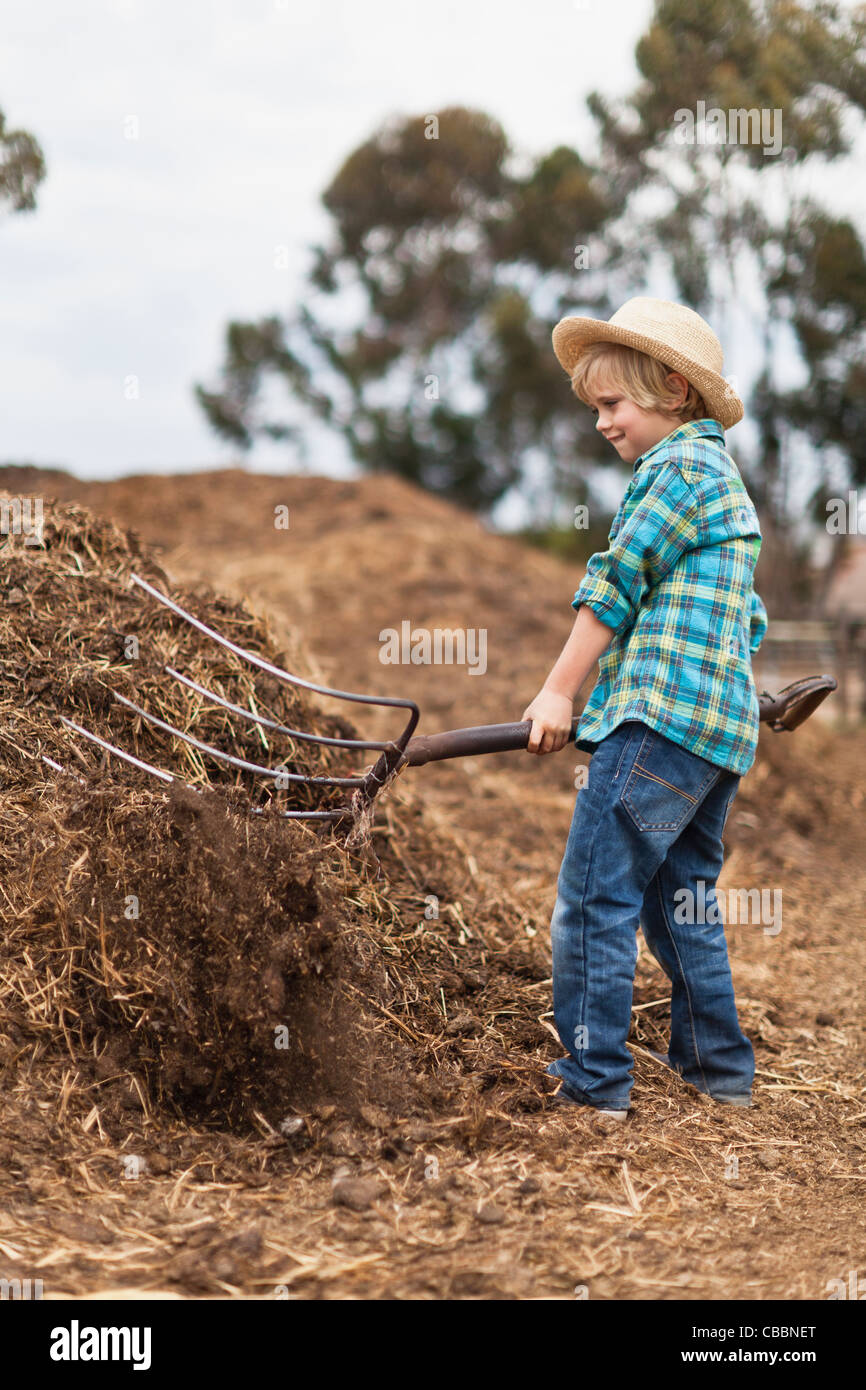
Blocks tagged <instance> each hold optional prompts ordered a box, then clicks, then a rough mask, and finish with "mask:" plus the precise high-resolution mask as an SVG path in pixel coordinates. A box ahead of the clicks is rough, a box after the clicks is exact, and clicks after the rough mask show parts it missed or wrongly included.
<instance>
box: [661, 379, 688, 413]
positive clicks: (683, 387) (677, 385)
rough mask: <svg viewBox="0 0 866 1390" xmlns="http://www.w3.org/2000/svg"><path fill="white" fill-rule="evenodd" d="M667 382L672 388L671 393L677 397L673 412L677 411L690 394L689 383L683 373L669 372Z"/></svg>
mask: <svg viewBox="0 0 866 1390" xmlns="http://www.w3.org/2000/svg"><path fill="white" fill-rule="evenodd" d="M665 381H666V382H667V384H668V385H669V386H670V388H671V393H672V395H673V396H674V397H675V401H674V404H673V406H672V407H671V408H672V409H673V410H677V409H678V408H679V407H680V406H681V405H683V404H684V403H685V399H686V396H687V395H688V394H689V383H688V381H687V380H686V378H685V377H684V376H683V374H682V372H668V374H667V376H666V377H665Z"/></svg>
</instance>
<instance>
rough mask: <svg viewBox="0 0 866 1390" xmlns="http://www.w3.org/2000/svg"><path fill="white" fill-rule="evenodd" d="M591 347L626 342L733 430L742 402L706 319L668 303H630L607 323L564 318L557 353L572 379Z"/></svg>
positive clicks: (555, 347)
mask: <svg viewBox="0 0 866 1390" xmlns="http://www.w3.org/2000/svg"><path fill="white" fill-rule="evenodd" d="M590 343H624V344H625V346H626V347H633V348H638V350H639V351H640V352H645V353H646V354H647V356H649V357H655V358H656V359H657V361H659V362H663V363H664V364H665V366H667V367H670V368H671V370H672V371H676V372H681V373H682V375H683V376H684V377H685V378H686V380H687V381H690V382H691V383H692V385H693V386H695V387H696V388H697V389H698V391H700V393H701V395H702V396H703V399H704V404H705V406H706V407H707V414H708V415H709V416H710V417H711V418H712V419H713V420H718V422H719V424H720V425H721V426H722V428H723V429H730V428H731V426H732V425H735V424H736V423H737V421H738V420H742V418H743V402H742V401H741V400H740V398H739V396H738V395H737V393H736V391H735V390H734V388H733V386H731V384H730V382H728V381H725V378H724V377H723V376H722V361H723V358H722V345H721V343H720V342H719V340H718V338H717V337H716V335H715V333H714V332H713V330H712V329H711V328H710V325H709V324H708V323H707V321H706V319H702V318H701V316H700V314H696V313H695V311H694V309H687V308H686V306H685V305H684V304H674V303H672V302H671V300H669V299H642V298H639V299H629V300H627V301H626V302H625V304H623V306H622V308H621V309H617V311H616V313H615V314H614V315H613V316H612V317H611V318H610V319H609V320H605V319H586V318H579V317H571V318H565V319H560V321H559V323H558V324H557V325H556V327H555V328H554V330H553V350H554V352H555V353H556V355H557V357H558V359H559V361H560V364H561V365H562V366H563V367H564V368H565V370H566V371H567V372H568V375H569V376H571V374H572V372H573V371H574V368H575V365H576V363H577V361H578V359H579V358H580V357H581V355H582V354H583V352H584V351H585V350H586V348H588V347H589V345H590Z"/></svg>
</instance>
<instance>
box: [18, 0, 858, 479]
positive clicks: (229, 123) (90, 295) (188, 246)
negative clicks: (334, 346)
mask: <svg viewBox="0 0 866 1390" xmlns="http://www.w3.org/2000/svg"><path fill="white" fill-rule="evenodd" d="M651 12H652V3H651V0H544V3H542V4H539V5H535V6H527V5H526V3H525V0H496V3H493V0H459V2H458V0H439V3H437V4H436V5H433V6H416V5H410V4H407V3H406V0H367V3H365V4H363V5H359V4H358V3H357V0H353V3H349V0H330V2H329V3H328V4H326V5H321V6H316V5H311V4H301V3H297V0H213V2H211V3H204V0H184V3H171V4H170V3H168V0H84V2H82V0H79V3H77V4H76V5H75V6H74V7H70V6H69V5H68V4H63V3H61V2H60V0H32V3H31V4H29V5H27V6H24V5H20V6H17V7H15V8H14V12H13V7H11V6H2V7H0V18H2V34H3V43H2V51H0V108H2V110H3V111H4V113H5V116H6V120H7V124H8V126H9V127H10V128H18V127H21V128H23V129H25V130H29V131H31V132H32V133H33V134H34V135H35V136H36V137H37V139H38V140H39V141H40V143H41V145H42V148H43V150H44V152H45V157H46V162H47V166H48V173H47V177H46V180H45V182H44V183H43V185H42V186H41V188H40V190H39V191H38V195H37V197H38V208H37V211H36V212H35V213H33V214H19V215H14V216H13V215H9V214H7V215H5V216H4V217H3V218H2V219H0V222H2V225H0V238H2V250H3V255H2V260H0V265H2V270H0V276H2V282H0V283H2V295H3V307H4V331H3V333H2V335H0V372H2V381H3V406H4V409H3V424H2V433H0V462H33V463H38V464H42V465H54V466H59V467H65V468H69V469H71V470H72V471H73V472H75V473H77V474H78V475H79V476H81V477H88V478H97V477H98V478H108V477H115V476H118V475H121V474H125V473H136V472H173V471H186V470H192V469H196V468H211V467H215V466H219V465H222V464H226V463H230V462H241V461H242V456H241V455H239V454H236V453H235V452H234V451H233V450H232V449H231V447H230V446H227V445H226V444H223V443H222V442H221V441H219V440H218V439H217V438H216V436H215V435H213V433H212V432H211V430H210V429H209V427H208V426H207V424H206V421H205V419H204V417H203V415H202V414H201V412H200V411H199V409H198V407H197V405H196V404H195V401H194V399H193V395H192V385H193V382H194V381H196V380H198V381H201V382H203V383H205V384H206V385H209V386H210V385H214V384H216V381H217V372H218V368H219V365H220V363H221V360H222V343H223V331H224V326H225V324H226V322H227V321H228V320H229V319H230V318H232V317H236V318H244V319H254V318H257V317H259V316H261V315H264V314H273V313H276V314H283V313H284V312H286V311H287V310H288V309H289V308H290V307H291V305H292V303H293V300H294V298H295V296H296V295H297V294H298V293H299V292H300V287H301V283H302V279H301V277H302V275H303V273H304V271H305V270H306V268H307V266H308V263H309V262H308V253H307V247H308V246H309V245H310V244H312V243H314V242H316V241H321V240H323V239H325V238H326V237H327V235H328V226H329V219H328V218H327V216H326V215H325V213H324V211H323V210H322V209H321V208H320V206H319V202H318V199H319V195H320V193H321V191H322V189H323V188H324V187H325V186H326V185H327V184H328V182H329V181H330V180H331V178H332V177H333V175H334V173H335V172H336V170H337V168H338V167H339V165H340V163H341V162H342V161H343V159H344V158H345V157H346V155H347V154H348V153H349V152H350V151H351V150H352V149H354V148H355V147H356V146H357V145H358V144H359V143H360V142H361V141H362V140H364V139H365V138H367V137H368V136H369V135H370V134H371V133H372V132H373V131H374V130H375V129H376V128H377V127H378V126H379V124H380V123H381V122H382V120H383V119H384V118H385V117H386V116H389V115H393V114H419V113H423V114H426V113H429V112H432V111H436V110H438V109H441V108H442V107H444V106H446V105H449V104H456V103H459V104H462V105H467V106H473V107H477V108H479V109H481V110H484V111H487V112H489V113H491V114H492V115H493V116H495V117H497V118H498V119H499V120H500V121H501V122H502V124H503V126H504V128H505V130H506V133H507V135H508V136H509V137H510V139H511V141H512V144H513V146H514V147H515V149H516V150H517V151H518V152H521V151H522V152H526V153H528V154H538V153H541V152H544V151H546V150H549V149H551V148H552V147H553V146H554V145H556V144H559V143H565V144H573V145H574V146H575V147H576V148H578V149H579V150H582V151H584V152H585V153H591V152H592V150H591V145H590V141H591V140H592V136H593V125H592V122H591V121H590V119H589V117H588V115H587V113H586V109H585V97H586V94H587V93H588V92H589V91H591V90H592V89H593V88H596V89H599V90H602V91H603V92H604V93H605V94H606V95H608V96H610V97H615V96H617V95H624V94H625V93H627V92H628V91H629V90H630V89H631V88H632V86H633V85H634V82H635V79H636V76H637V74H636V70H635V67H634V63H633V52H634V45H635V43H636V41H637V39H638V38H639V36H640V35H641V33H642V32H643V31H644V29H645V27H646V24H647V21H648V19H649V16H650V14H651ZM130 118H132V119H134V120H135V121H136V122H137V124H138V131H139V134H138V138H137V139H128V138H126V136H125V131H126V130H127V129H128V128H129V122H130ZM860 168H861V171H862V162H861V164H860ZM863 183H864V181H863V179H862V177H861V178H860V179H859V180H858V179H853V178H852V173H851V168H850V166H849V167H848V168H847V169H846V168H843V167H839V168H837V169H834V170H832V171H829V173H828V174H827V175H826V176H822V185H821V190H822V193H824V196H826V192H825V190H826V189H827V188H828V187H833V189H834V190H835V191H836V193H837V195H838V198H839V203H838V205H839V206H840V207H842V206H845V205H846V202H847V204H848V205H851V204H852V203H853V204H854V205H855V206H857V205H859V211H860V213H861V214H862V199H863ZM861 225H862V222H861ZM279 246H284V247H287V248H288V260H289V265H288V269H282V270H277V269H275V266H274V257H275V248H277V247H279ZM734 331H735V336H739V335H736V330H734ZM738 369H739V370H740V371H744V372H745V375H746V376H747V375H748V371H749V364H745V366H742V365H741V364H739V363H735V364H731V363H730V362H728V363H726V371H728V372H731V371H733V372H737V371H738ZM131 376H134V377H135V378H137V380H138V383H139V392H140V395H139V398H138V399H132V400H130V399H127V397H126V394H125V389H124V388H125V381H126V380H127V378H129V377H131ZM744 428H746V427H745V426H744ZM735 439H736V436H735ZM732 447H733V446H732ZM343 460H344V455H343V453H342V446H341V445H340V443H339V442H336V441H331V440H330V439H329V438H325V439H323V440H322V441H321V442H317V445H316V448H315V449H314V451H313V459H312V466H314V467H315V469H316V470H317V471H322V472H340V471H345V465H344V462H343ZM246 462H247V464H248V466H250V467H254V468H267V469H278V470H283V469H285V468H286V467H289V468H294V467H296V466H297V465H296V460H295V455H294V454H293V452H292V449H291V446H290V445H285V446H280V445H275V444H261V445H257V446H256V448H255V450H254V451H253V452H252V453H251V454H250V455H249V456H247V459H246Z"/></svg>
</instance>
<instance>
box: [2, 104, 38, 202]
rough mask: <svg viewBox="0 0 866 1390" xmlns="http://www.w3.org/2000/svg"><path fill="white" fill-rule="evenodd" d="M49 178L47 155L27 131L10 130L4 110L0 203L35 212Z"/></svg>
mask: <svg viewBox="0 0 866 1390" xmlns="http://www.w3.org/2000/svg"><path fill="white" fill-rule="evenodd" d="M44 177H45V157H44V155H43V153H42V150H41V149H40V147H39V144H38V142H37V141H36V139H35V138H34V137H33V136H32V135H30V134H29V133H28V132H27V131H26V130H8V129H7V128H6V117H5V116H4V114H3V112H2V111H0V202H5V203H8V204H9V205H10V207H11V209H12V211H13V212H33V211H34V209H35V207H36V189H37V188H38V186H39V184H40V183H41V182H42V180H43V179H44Z"/></svg>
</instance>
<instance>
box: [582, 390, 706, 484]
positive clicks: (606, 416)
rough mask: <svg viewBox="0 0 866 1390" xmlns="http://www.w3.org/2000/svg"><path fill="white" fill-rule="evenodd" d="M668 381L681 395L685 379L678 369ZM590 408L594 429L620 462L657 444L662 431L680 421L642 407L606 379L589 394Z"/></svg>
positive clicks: (660, 438)
mask: <svg viewBox="0 0 866 1390" xmlns="http://www.w3.org/2000/svg"><path fill="white" fill-rule="evenodd" d="M671 375H672V384H673V387H674V389H677V388H678V387H679V388H680V389H681V391H682V395H683V396H685V394H686V392H687V390H688V382H687V381H686V379H685V377H684V376H681V375H680V373H679V372H673V373H672V374H671ZM592 412H593V414H594V415H595V414H597V415H598V422H597V424H596V429H597V430H598V431H599V433H600V434H603V435H604V437H605V439H607V440H609V442H610V443H611V444H612V445H613V447H614V448H615V449H616V451H617V453H618V454H619V456H620V458H621V459H622V461H623V463H634V462H635V461H636V460H637V459H639V458H640V456H641V454H645V453H646V451H647V449H651V448H652V447H653V445H654V444H658V443H659V441H660V440H662V439H664V438H665V436H666V435H668V434H670V433H671V430H675V429H676V428H677V427H678V426H679V425H681V424H682V421H681V420H680V419H679V417H678V416H676V415H672V414H671V413H670V412H669V411H663V410H644V408H643V407H642V406H639V405H636V404H635V402H634V401H631V400H629V399H628V397H627V396H624V395H623V394H622V391H620V390H615V389H614V388H613V387H610V388H609V389H608V384H607V382H604V381H602V382H599V384H598V387H597V394H596V395H595V396H593V398H592Z"/></svg>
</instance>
